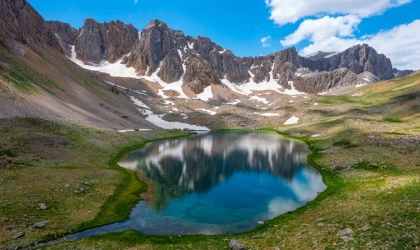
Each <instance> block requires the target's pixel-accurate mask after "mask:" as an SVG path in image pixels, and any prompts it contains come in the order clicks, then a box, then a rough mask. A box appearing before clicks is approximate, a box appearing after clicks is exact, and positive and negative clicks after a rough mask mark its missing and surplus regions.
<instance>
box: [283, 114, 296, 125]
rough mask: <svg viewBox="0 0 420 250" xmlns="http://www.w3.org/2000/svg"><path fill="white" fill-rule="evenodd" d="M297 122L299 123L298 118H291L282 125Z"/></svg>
mask: <svg viewBox="0 0 420 250" xmlns="http://www.w3.org/2000/svg"><path fill="white" fill-rule="evenodd" d="M298 122H299V117H297V116H292V117H290V118H289V119H288V120H287V121H286V122H285V123H284V125H291V124H297V123H298Z"/></svg>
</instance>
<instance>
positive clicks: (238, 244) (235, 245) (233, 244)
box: [229, 240, 246, 250]
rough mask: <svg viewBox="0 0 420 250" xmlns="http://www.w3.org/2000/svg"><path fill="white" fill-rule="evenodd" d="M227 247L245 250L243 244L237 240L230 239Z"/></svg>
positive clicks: (233, 249) (234, 249)
mask: <svg viewBox="0 0 420 250" xmlns="http://www.w3.org/2000/svg"><path fill="white" fill-rule="evenodd" d="M229 248H230V249H232V250H246V247H245V245H244V244H242V243H241V242H239V241H237V240H231V241H230V242H229Z"/></svg>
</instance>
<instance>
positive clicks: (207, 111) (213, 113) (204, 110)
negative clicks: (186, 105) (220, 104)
mask: <svg viewBox="0 0 420 250" xmlns="http://www.w3.org/2000/svg"><path fill="white" fill-rule="evenodd" d="M195 110H196V111H203V112H206V113H208V114H209V115H216V114H217V113H216V112H214V111H211V110H208V109H203V108H200V109H195Z"/></svg>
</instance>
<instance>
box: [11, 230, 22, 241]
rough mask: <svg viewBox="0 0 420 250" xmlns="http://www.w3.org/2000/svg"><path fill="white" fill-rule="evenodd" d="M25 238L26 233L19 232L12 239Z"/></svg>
mask: <svg viewBox="0 0 420 250" xmlns="http://www.w3.org/2000/svg"><path fill="white" fill-rule="evenodd" d="M23 236H25V233H24V232H19V233H16V234H14V235H13V236H12V238H13V239H14V240H16V239H19V238H22V237H23Z"/></svg>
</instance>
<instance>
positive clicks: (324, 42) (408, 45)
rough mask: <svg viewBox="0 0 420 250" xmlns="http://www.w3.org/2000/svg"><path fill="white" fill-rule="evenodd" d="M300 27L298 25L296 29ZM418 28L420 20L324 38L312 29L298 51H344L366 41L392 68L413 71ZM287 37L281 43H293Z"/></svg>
mask: <svg viewBox="0 0 420 250" xmlns="http://www.w3.org/2000/svg"><path fill="white" fill-rule="evenodd" d="M304 22H305V21H304ZM302 24H303V23H302ZM299 29H300V27H299V28H298V30H299ZM302 29H303V28H302ZM298 30H297V31H298ZM419 30H420V20H415V21H413V22H412V23H409V24H402V25H399V26H396V27H394V28H392V29H390V30H383V31H380V32H379V33H377V34H373V35H366V36H363V37H362V38H360V39H356V38H354V37H341V36H338V35H332V36H330V37H325V36H324V33H323V32H322V34H321V35H318V34H315V33H316V32H313V33H311V34H310V35H309V38H308V39H309V40H310V41H311V42H312V44H311V45H309V46H307V47H305V48H303V49H302V50H301V51H300V52H299V53H300V54H302V55H308V54H311V53H314V52H317V51H343V50H345V49H347V48H349V47H351V46H354V45H356V44H362V43H367V44H369V45H370V46H372V47H373V48H375V50H377V51H378V52H379V53H382V54H385V55H386V56H387V57H389V58H390V59H391V61H392V64H393V66H394V67H396V68H398V69H414V70H416V69H420V33H419V32H418V31H419ZM300 32H302V31H300ZM308 33H309V32H308ZM294 36H297V35H293V34H291V35H289V36H288V37H294ZM288 37H286V39H285V40H284V41H282V44H283V42H285V41H287V42H288V43H289V45H291V44H292V42H293V40H292V39H291V38H290V39H287V38H288ZM297 40H299V39H296V40H295V41H297Z"/></svg>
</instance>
